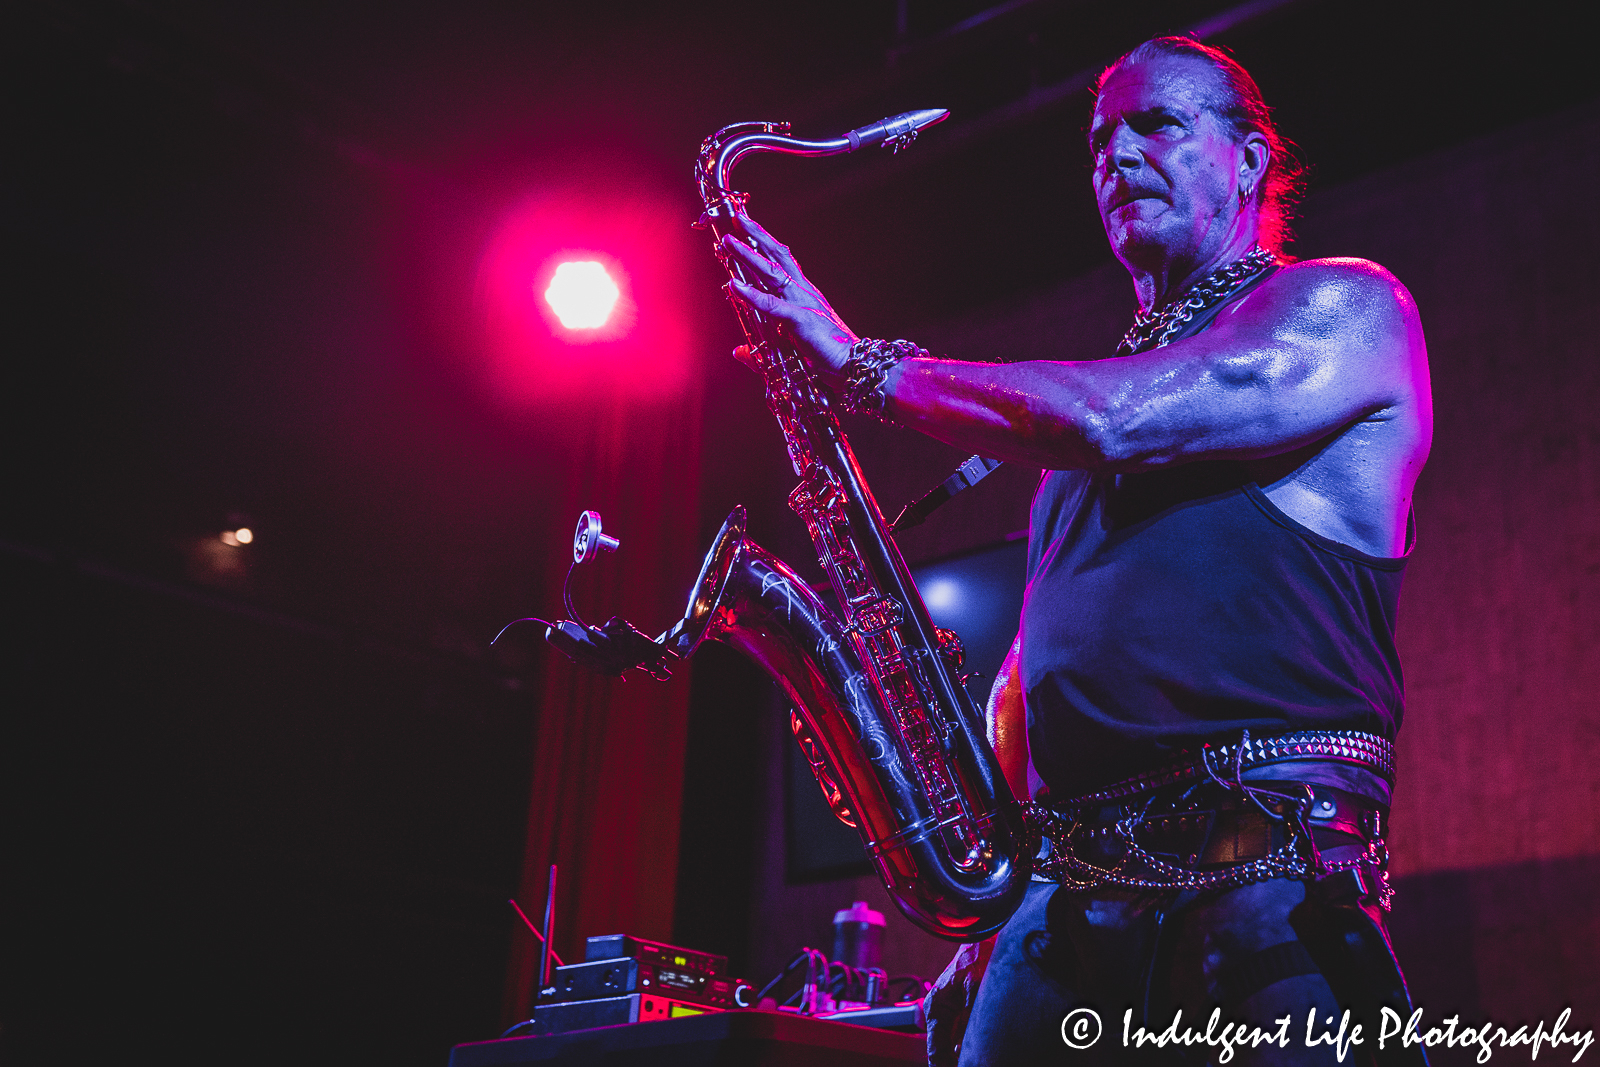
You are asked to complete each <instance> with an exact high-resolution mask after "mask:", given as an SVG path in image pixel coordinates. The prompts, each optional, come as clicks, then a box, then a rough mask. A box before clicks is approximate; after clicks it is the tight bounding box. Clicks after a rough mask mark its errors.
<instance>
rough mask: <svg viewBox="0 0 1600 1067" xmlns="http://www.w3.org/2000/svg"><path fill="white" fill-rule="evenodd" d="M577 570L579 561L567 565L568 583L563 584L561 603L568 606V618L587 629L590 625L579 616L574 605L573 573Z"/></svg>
mask: <svg viewBox="0 0 1600 1067" xmlns="http://www.w3.org/2000/svg"><path fill="white" fill-rule="evenodd" d="M577 569H578V561H577V560H573V561H572V562H571V563H570V564H568V565H567V578H566V581H564V582H562V583H561V602H562V603H563V604H565V605H566V606H567V616H568V617H569V618H571V619H572V621H573V622H575V623H577V624H578V625H579V626H583V627H587V626H588V625H589V624H588V623H586V622H584V621H583V617H582V616H581V615H579V614H578V609H577V608H576V607H575V606H574V605H573V603H572V572H573V571H575V570H577Z"/></svg>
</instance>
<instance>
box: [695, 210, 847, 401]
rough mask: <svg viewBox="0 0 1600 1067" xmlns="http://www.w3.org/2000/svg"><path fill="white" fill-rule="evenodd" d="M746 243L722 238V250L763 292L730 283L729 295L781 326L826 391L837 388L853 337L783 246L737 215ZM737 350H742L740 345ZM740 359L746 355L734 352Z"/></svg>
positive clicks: (749, 286) (747, 218)
mask: <svg viewBox="0 0 1600 1067" xmlns="http://www.w3.org/2000/svg"><path fill="white" fill-rule="evenodd" d="M735 218H736V219H737V220H738V228H739V230H740V232H741V233H742V234H743V236H744V238H745V240H743V241H741V240H739V239H737V238H735V237H733V236H731V235H730V236H727V237H724V238H723V239H722V247H723V248H724V249H726V250H727V251H728V253H729V254H730V255H732V256H734V257H736V258H737V259H738V260H739V262H740V263H742V264H743V265H744V266H745V268H746V270H747V272H748V273H749V274H750V275H751V276H752V277H754V278H759V279H760V280H761V282H762V284H763V286H764V289H758V288H756V287H755V286H753V285H745V284H743V283H742V282H738V281H730V282H729V283H728V285H727V290H728V293H729V295H730V296H731V297H732V298H733V299H734V300H737V301H740V302H742V303H743V304H745V305H746V306H748V307H751V308H753V309H755V310H756V311H759V312H760V313H761V314H762V315H765V316H766V317H767V318H769V319H773V320H775V321H776V322H778V323H779V324H780V328H781V329H782V330H783V331H784V334H785V335H786V336H787V337H788V339H789V340H790V341H792V342H794V344H795V345H796V347H798V348H799V350H800V353H801V354H802V355H804V356H805V357H806V358H807V359H809V360H810V361H811V365H812V369H814V370H815V371H816V372H817V374H818V376H819V377H821V379H822V380H823V383H824V384H826V385H828V386H830V387H837V386H838V385H839V382H840V379H841V376H842V368H843V367H844V364H845V361H846V360H848V359H849V358H850V346H851V345H853V344H855V343H856V340H857V338H856V335H855V333H854V332H853V331H852V330H851V329H850V327H848V326H846V325H845V324H844V320H843V319H841V318H839V313H838V312H836V311H834V310H833V306H832V305H830V304H829V303H828V299H827V297H825V296H823V295H822V293H821V292H820V291H819V290H818V289H817V287H816V286H815V285H813V284H811V282H810V281H809V280H808V279H807V278H806V276H805V275H804V274H803V273H802V272H801V270H800V264H798V263H796V262H795V259H794V255H793V254H792V253H791V252H790V251H789V249H788V246H786V245H784V244H781V243H779V242H778V241H777V240H776V239H775V238H774V237H773V236H772V235H771V234H770V233H768V232H767V231H766V230H765V229H763V228H762V227H761V225H760V224H759V223H757V222H756V221H755V220H754V219H752V218H750V217H749V216H748V215H737V216H735ZM740 348H741V349H743V348H744V346H742V345H741V346H740ZM734 354H735V355H736V356H738V357H739V358H740V359H741V360H743V359H745V357H746V353H745V352H743V351H740V350H736V351H735V352H734Z"/></svg>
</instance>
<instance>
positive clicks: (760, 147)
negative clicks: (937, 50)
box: [696, 107, 950, 223]
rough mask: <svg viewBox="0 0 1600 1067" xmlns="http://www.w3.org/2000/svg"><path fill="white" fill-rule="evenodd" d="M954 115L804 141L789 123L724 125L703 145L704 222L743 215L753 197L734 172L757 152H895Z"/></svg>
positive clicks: (904, 118)
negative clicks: (738, 185)
mask: <svg viewBox="0 0 1600 1067" xmlns="http://www.w3.org/2000/svg"><path fill="white" fill-rule="evenodd" d="M949 115H950V112H949V111H948V110H946V109H945V108H942V107H936V108H923V109H921V110H919V111H905V112H902V113H900V114H898V115H891V116H890V117H888V118H886V119H879V120H878V121H877V122H873V123H868V124H867V125H865V126H858V127H856V128H855V129H853V130H851V131H850V132H848V133H846V134H844V135H843V136H840V137H835V138H832V139H831V140H825V141H803V140H801V139H799V138H798V137H790V136H789V129H790V127H789V124H788V123H787V122H736V123H734V124H733V125H732V126H724V127H723V128H722V129H720V130H718V131H717V132H716V133H714V134H712V135H711V136H710V137H707V138H706V139H705V141H704V142H703V143H702V144H701V145H700V157H699V161H698V164H697V167H696V178H697V179H698V181H699V185H700V197H701V199H702V200H703V201H704V202H705V207H706V215H705V217H703V218H702V220H701V221H702V223H704V222H706V221H708V220H715V219H717V218H726V217H727V214H728V213H731V212H739V211H743V210H744V204H745V201H746V200H747V199H748V198H749V194H747V193H741V192H737V191H735V190H734V188H733V186H732V184H731V182H732V179H733V168H734V167H735V166H737V165H738V163H739V161H740V160H741V159H743V158H744V157H745V156H748V155H751V154H752V153H755V152H781V153H783V154H784V155H790V156H837V155H842V154H844V153H846V152H854V151H856V150H857V149H861V148H869V147H871V146H873V145H883V146H884V147H886V148H889V149H891V150H893V151H895V152H898V151H899V150H900V149H902V148H905V147H906V146H907V145H909V144H911V142H912V141H914V140H916V138H917V134H918V132H919V131H921V130H923V129H926V128H927V127H929V126H932V125H933V124H934V123H936V122H943V121H944V120H945V119H946V118H948V117H949Z"/></svg>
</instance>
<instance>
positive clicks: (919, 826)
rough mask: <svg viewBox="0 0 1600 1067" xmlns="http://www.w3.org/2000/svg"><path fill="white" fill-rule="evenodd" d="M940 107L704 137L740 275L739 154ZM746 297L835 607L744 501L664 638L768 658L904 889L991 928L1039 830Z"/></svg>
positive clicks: (802, 364)
mask: <svg viewBox="0 0 1600 1067" xmlns="http://www.w3.org/2000/svg"><path fill="white" fill-rule="evenodd" d="M946 114H948V113H947V112H945V111H943V110H928V111H912V112H907V113H905V114H903V115H897V116H894V117H893V118H888V119H884V120H883V121H881V122H878V123H874V124H872V125H870V126H864V127H862V128H860V129H857V130H852V131H851V132H849V133H848V134H845V135H844V136H843V137H839V138H836V139H833V140H828V141H802V140H798V139H795V138H793V137H790V136H788V130H789V127H788V124H787V123H740V124H737V125H734V126H728V127H725V128H724V129H721V130H719V131H717V132H716V133H715V134H713V135H712V136H711V137H708V138H707V139H706V141H705V142H704V144H702V145H701V148H700V154H699V159H698V162H697V166H696V177H697V180H698V183H699V188H700V194H701V197H702V199H703V201H704V204H705V213H704V214H703V215H702V216H701V218H700V222H699V226H700V227H701V228H703V229H706V230H709V231H710V232H711V235H712V237H713V241H714V247H715V250H716V254H717V256H718V258H719V259H720V260H721V262H722V265H723V266H724V267H725V268H726V269H727V270H728V272H729V274H730V275H731V276H733V277H735V278H738V279H739V280H741V281H748V280H749V279H747V278H746V277H745V275H744V272H743V269H742V267H741V265H740V263H739V262H738V261H737V260H735V259H734V258H732V257H731V256H729V255H728V254H727V252H726V251H725V250H724V249H723V247H722V238H723V236H724V235H726V234H728V233H730V232H734V228H735V219H736V218H737V217H739V216H740V215H741V214H742V213H743V212H744V210H745V204H746V201H747V199H748V194H746V193H742V192H737V191H735V190H734V189H733V188H732V186H731V185H730V184H729V182H730V177H731V174H732V171H733V168H734V166H735V165H736V164H737V163H738V162H739V160H741V159H743V158H744V157H745V156H748V155H750V154H752V153H756V152H780V153H784V154H788V155H800V156H826V155H837V154H840V153H844V152H853V151H855V150H857V149H859V148H864V147H868V146H871V145H878V144H881V145H885V146H887V147H891V148H893V149H895V150H897V151H898V150H899V149H900V148H902V147H904V146H905V145H907V144H909V143H910V141H911V140H912V139H914V138H915V136H916V134H917V131H918V130H920V129H921V128H923V127H926V126H928V125H931V124H933V123H935V122H938V121H939V120H941V119H943V118H944V117H945V116H946ZM737 311H738V315H739V320H740V324H741V326H742V327H743V329H744V333H745V337H746V339H747V341H748V343H749V347H750V350H751V356H750V357H749V362H750V363H751V364H752V366H754V367H755V368H756V369H758V370H759V372H760V374H761V375H762V377H763V379H764V380H765V385H766V400H767V405H768V407H769V408H770V409H771V410H772V413H773V414H774V415H775V416H776V417H777V419H778V423H779V426H780V427H781V428H782V431H783V436H784V440H785V441H786V443H787V445H788V451H789V458H790V460H791V461H792V463H793V465H794V471H795V474H796V476H798V477H799V479H800V483H799V485H798V486H797V487H796V488H795V490H794V492H793V493H792V494H791V495H790V497H789V504H790V506H791V507H792V508H793V509H794V511H795V512H796V513H797V514H798V515H799V516H800V517H801V519H802V520H804V522H805V524H806V528H807V530H808V531H809V532H810V535H811V540H812V543H813V544H814V546H815V547H816V551H817V556H818V558H819V560H820V562H821V564H822V567H823V569H824V570H825V571H826V572H827V574H828V578H829V582H830V583H831V585H832V588H833V593H834V595H835V597H836V600H837V603H838V605H839V609H840V610H839V613H838V614H835V612H834V611H832V610H831V609H830V608H829V607H828V606H827V604H825V603H824V602H823V600H822V599H821V598H820V597H819V596H818V595H817V594H816V593H815V592H814V591H813V590H811V589H810V588H808V587H807V585H806V584H805V583H804V582H803V581H801V580H800V579H799V578H798V577H797V576H796V574H795V573H794V571H793V570H792V569H791V568H789V567H788V566H786V565H785V564H784V563H783V562H782V561H781V560H778V559H776V558H775V557H773V556H772V555H771V554H770V553H767V552H765V551H764V550H762V549H761V548H760V547H759V546H757V545H756V544H755V543H754V542H752V541H750V540H749V539H748V538H747V537H746V536H745V518H744V512H743V509H735V510H734V512H733V514H732V515H730V516H729V519H728V522H727V523H726V524H725V525H724V526H723V528H722V531H721V532H720V533H719V534H718V536H717V540H716V541H715V542H714V543H713V545H712V547H711V550H710V551H709V553H708V554H707V556H706V559H705V564H704V566H703V567H702V568H701V573H700V577H699V579H698V580H697V582H696V583H695V586H694V589H693V590H692V591H691V593H690V597H689V606H688V610H687V611H686V613H685V616H684V618H683V620H682V621H681V622H680V623H678V625H677V626H675V627H674V628H673V629H672V630H670V631H668V632H667V633H665V634H662V635H661V637H660V638H657V639H656V640H657V643H658V644H659V645H661V646H662V647H663V649H664V651H666V652H667V653H669V654H670V655H672V656H684V655H688V654H689V653H691V652H692V651H693V650H694V647H695V646H696V645H697V644H698V643H699V642H700V641H702V640H707V639H710V640H716V641H721V642H724V643H726V644H728V645H731V646H732V647H734V648H737V649H738V650H739V651H741V652H743V653H745V654H746V655H748V656H749V657H750V658H752V659H754V660H755V661H756V662H757V663H758V664H760V665H761V666H762V667H763V668H764V669H765V670H766V671H767V672H768V673H769V674H770V675H771V676H772V678H773V679H774V680H775V681H776V682H777V684H778V685H779V686H780V687H781V688H782V689H783V691H784V692H785V693H786V694H787V695H788V697H789V699H790V700H791V701H792V702H793V704H794V706H795V709H796V710H795V711H794V712H792V713H791V727H792V729H793V732H794V734H795V737H796V739H797V740H798V741H799V743H800V744H801V746H802V748H803V749H804V751H805V753H806V757H807V759H808V761H809V762H810V764H811V766H812V769H813V771H814V772H815V774H816V776H817V780H818V783H819V785H821V787H822V790H823V794H824V796H825V797H826V798H827V799H828V802H829V806H830V807H831V808H832V809H833V812H834V814H835V815H836V816H838V818H839V819H840V820H841V821H843V822H845V823H846V824H848V825H850V826H853V827H855V828H856V830H857V831H858V832H859V833H860V835H861V841H862V844H863V846H864V847H865V849H866V852H867V854H868V855H869V856H870V857H871V859H872V861H873V863H874V864H875V865H876V867H877V870H878V873H879V875H880V876H881V877H882V879H883V882H884V885H885V886H886V887H887V888H888V890H889V894H890V896H891V897H893V899H894V901H895V903H896V905H897V906H898V907H899V908H900V910H901V911H902V912H904V913H905V915H906V916H907V917H908V918H909V919H911V921H912V922H914V923H916V924H917V925H918V926H920V927H921V928H922V929H924V930H927V931H928V932H930V933H932V934H935V935H937V936H939V937H943V938H947V939H949V940H954V941H976V940H980V939H982V938H984V937H987V936H988V935H989V934H991V933H993V932H994V931H995V930H997V929H998V928H999V927H1000V926H1001V925H1002V924H1003V923H1004V922H1005V920H1006V919H1007V918H1009V917H1010V915H1011V913H1012V912H1013V911H1015V910H1016V907H1017V905H1018V904H1019V903H1020V902H1021V899H1022V895H1023V893H1024V891H1025V890H1026V889H1027V885H1028V881H1029V875H1030V873H1031V869H1032V862H1033V853H1034V848H1035V846H1036V845H1037V843H1038V842H1037V839H1036V838H1035V837H1033V836H1032V834H1031V832H1030V831H1029V830H1028V828H1027V826H1026V824H1025V823H1024V821H1023V818H1022V813H1021V808H1020V806H1019V805H1018V803H1017V800H1016V798H1015V797H1014V796H1013V795H1012V793H1011V790H1010V788H1009V787H1008V786H1007V784H1006V781H1005V777H1004V775H1003V774H1002V773H1001V770H1000V766H999V762H998V760H997V759H996V757H995V754H994V751H993V749H991V748H990V746H989V743H988V740H987V738H986V737H985V735H984V728H983V716H982V714H981V712H980V711H979V710H978V708H977V707H976V705H975V704H974V703H973V701H972V698H971V696H970V695H969V694H968V693H967V690H966V688H965V687H964V686H963V685H962V684H961V680H960V669H961V659H962V653H961V647H960V642H959V639H957V638H956V637H955V635H954V634H953V633H950V632H949V631H946V630H940V629H938V628H936V627H935V626H934V624H933V621H932V619H931V618H930V617H929V615H928V610H927V607H926V606H925V605H924V604H923V602H922V597H921V595H920V594H919V593H918V592H917V587H916V583H915V582H914V581H913V580H912V577H911V571H910V569H909V568H908V567H907V566H906V562H905V559H904V558H903V557H902V555H901V553H900V550H899V547H898V546H897V545H896V544H895V542H894V539H893V537H892V536H891V534H890V528H889V524H888V523H886V522H885V521H884V516H883V513H882V512H881V511H880V510H879V508H878V504H877V501H876V500H875V499H874V498H873V495H872V491H871V490H870V489H869V488H868V487H867V483H866V479H865V478H864V477H863V476H862V472H861V468H860V466H859V464H857V462H856V458H855V454H854V453H853V452H852V451H851V449H850V443H849V441H848V440H847V439H846V437H845V434H844V432H843V430H842V429H841V428H840V425H839V420H838V418H837V417H836V415H835V412H834V404H833V402H832V401H831V400H830V397H829V395H828V393H827V392H826V391H825V390H824V389H823V388H822V387H821V386H820V385H819V383H818V382H817V380H816V378H815V377H814V375H813V374H812V372H811V370H810V368H809V366H808V365H807V363H806V361H805V360H804V359H803V358H802V357H801V356H800V355H799V353H798V352H797V351H796V350H795V348H794V347H793V345H792V344H790V343H789V342H787V341H785V340H784V339H783V337H782V336H780V334H779V332H778V330H777V329H776V328H775V325H774V324H773V323H772V322H770V321H769V320H767V319H766V318H765V317H764V316H762V315H761V314H760V313H759V312H757V311H755V310H753V309H751V308H749V307H743V306H740V307H738V308H737Z"/></svg>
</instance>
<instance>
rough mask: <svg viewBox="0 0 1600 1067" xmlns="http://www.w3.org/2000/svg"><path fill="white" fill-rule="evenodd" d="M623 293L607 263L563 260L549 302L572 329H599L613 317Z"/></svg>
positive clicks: (547, 294)
mask: <svg viewBox="0 0 1600 1067" xmlns="http://www.w3.org/2000/svg"><path fill="white" fill-rule="evenodd" d="M621 295H622V292H621V290H619V289H618V288H617V283H616V282H614V281H612V280H611V275H609V274H607V273H606V268H605V264H603V263H596V262H595V261H594V260H584V261H581V262H576V263H570V262H569V263H563V264H561V265H560V266H558V267H556V274H555V277H554V278H552V279H550V287H549V288H548V289H546V290H545V291H544V298H545V301H546V302H547V303H548V304H549V305H550V310H551V311H554V312H555V313H556V318H558V319H560V320H561V325H563V326H565V327H566V328H567V329H569V330H598V329H599V328H600V327H602V326H604V325H605V324H606V320H607V319H608V318H610V317H611V309H612V308H614V307H615V306H616V304H617V297H619V296H621Z"/></svg>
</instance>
